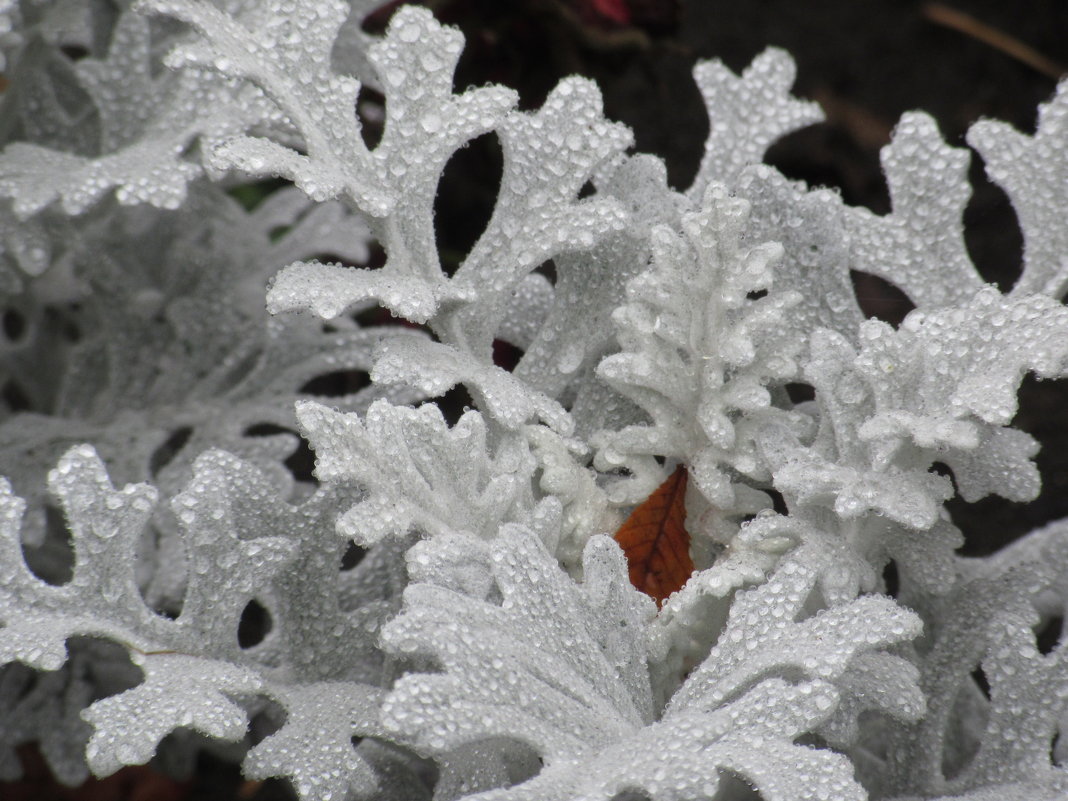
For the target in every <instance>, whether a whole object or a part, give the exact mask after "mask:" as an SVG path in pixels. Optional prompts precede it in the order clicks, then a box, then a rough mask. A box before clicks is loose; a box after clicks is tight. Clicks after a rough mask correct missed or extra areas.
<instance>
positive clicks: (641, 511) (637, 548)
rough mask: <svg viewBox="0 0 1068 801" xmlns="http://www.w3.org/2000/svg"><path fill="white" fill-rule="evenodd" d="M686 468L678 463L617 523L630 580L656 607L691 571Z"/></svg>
mask: <svg viewBox="0 0 1068 801" xmlns="http://www.w3.org/2000/svg"><path fill="white" fill-rule="evenodd" d="M686 479H687V474H686V468H685V467H682V466H681V465H680V466H679V467H678V469H676V470H675V472H674V473H672V474H671V476H670V477H669V478H668V480H667V481H665V482H664V483H663V484H661V485H660V486H659V487H657V488H656V490H654V492H653V494H652V495H650V496H649V497H648V498H646V499H645V500H644V501H643V502H642V503H641V504H640V505H639V506H638V507H637V508H636V509H635V510H634V511H633V512H632V513H631V515H630V517H628V518H627V520H626V522H624V523H623V525H622V526H620V528H619V531H617V532H616V534H615V540H616V542H618V543H619V545H620V547H621V548H622V549H623V553H624V554H626V557H627V564H628V566H629V567H630V583H631V584H633V585H634V586H635V587H637V588H638V589H639V590H641V591H642V592H644V593H645V594H646V595H651V596H652V597H653V598H655V599H656V603H657V605H658V606H659V605H660V604H662V603H663V602H664V599H666V598H667V597H668V596H669V595H671V593H673V592H675V591H676V590H677V589H679V588H680V587H681V586H682V585H683V584H685V583H686V581H687V579H689V578H690V574H691V573H692V572H693V559H691V558H690V534H689V532H687V531H686V505H685V503H684V501H685V498H686Z"/></svg>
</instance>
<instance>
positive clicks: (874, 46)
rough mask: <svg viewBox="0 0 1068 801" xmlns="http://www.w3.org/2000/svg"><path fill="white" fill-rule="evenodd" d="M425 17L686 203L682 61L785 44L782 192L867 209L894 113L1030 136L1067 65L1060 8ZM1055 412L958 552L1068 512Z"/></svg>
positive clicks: (30, 780) (470, 202) (1033, 407)
mask: <svg viewBox="0 0 1068 801" xmlns="http://www.w3.org/2000/svg"><path fill="white" fill-rule="evenodd" d="M395 5H396V4H390V5H389V6H387V7H386V8H384V9H383V10H382V11H381V12H378V13H376V15H375V16H374V17H373V18H372V20H370V21H369V23H368V27H369V28H371V29H374V28H376V27H377V28H378V29H381V28H382V27H384V25H385V23H386V21H387V20H388V17H389V14H390V13H391V11H392V9H393V8H395ZM426 5H429V6H430V7H432V8H433V9H434V11H435V13H436V14H437V15H438V16H439V18H440V19H442V20H443V21H445V22H448V23H451V24H454V25H457V26H459V27H460V28H461V29H462V30H463V32H464V34H465V35H466V37H467V41H468V45H467V49H466V51H465V53H464V56H463V58H462V60H461V63H460V69H459V74H458V76H457V81H456V83H457V85H458V86H459V87H464V86H467V85H470V84H474V85H478V84H483V83H486V82H491V81H492V82H497V83H503V84H506V85H509V86H512V87H514V88H516V89H517V90H518V91H519V93H520V95H521V98H522V104H523V106H524V107H527V108H532V107H536V106H538V105H539V104H540V103H541V102H542V100H543V99H544V97H545V95H546V94H547V93H548V91H549V90H550V89H551V88H552V86H553V85H554V84H555V83H556V81H557V80H559V79H560V78H561V77H563V76H565V75H569V74H575V73H577V74H581V75H586V76H589V77H591V78H593V79H595V80H596V81H597V82H598V83H599V84H600V86H601V88H602V90H603V92H604V96H605V110H606V113H607V115H608V116H609V117H611V118H613V119H616V120H620V121H622V122H625V123H627V124H628V125H630V126H631V127H632V128H633V129H634V131H635V135H636V138H637V148H638V150H641V151H645V152H651V153H655V154H657V155H659V156H661V157H662V158H664V159H665V161H666V163H667V165H668V173H669V176H670V180H671V182H672V184H673V185H674V186H676V187H680V188H682V187H685V186H687V185H688V184H689V181H690V179H691V177H692V176H693V174H694V172H695V171H696V168H697V165H698V163H699V160H700V156H701V153H702V148H703V143H704V139H705V135H706V132H707V128H708V123H707V118H706V115H705V111H704V108H703V106H702V103H701V100H700V97H699V95H698V92H697V89H696V88H695V86H694V84H693V82H692V79H691V77H690V71H691V69H692V67H693V65H694V63H695V62H696V61H698V60H699V59H707V58H719V59H721V60H723V61H724V62H725V63H726V64H727V65H728V66H729V67H730V68H731V69H733V70H735V71H740V70H741V69H743V68H744V67H745V66H746V65H747V64H748V63H749V62H750V60H751V59H752V58H753V57H754V56H755V55H757V54H758V53H759V52H760V51H762V50H763V49H764V48H765V47H767V46H768V45H776V46H779V47H783V48H785V49H787V50H788V51H790V52H791V53H792V54H793V56H794V58H795V60H796V62H797V66H798V76H797V83H796V94H798V95H799V96H801V97H806V98H811V99H813V100H816V101H818V102H819V103H820V104H821V105H822V106H823V108H824V110H825V112H826V114H827V118H828V120H827V122H826V123H823V124H820V125H817V126H813V127H811V128H809V129H806V130H804V131H801V132H798V133H796V134H793V135H791V136H790V137H788V138H787V139H785V140H784V141H782V142H780V143H778V144H777V145H776V146H775V147H774V148H773V150H772V152H771V154H770V156H769V161H770V162H771V163H772V164H774V165H775V166H777V167H778V168H779V169H781V170H782V171H783V172H784V173H786V174H787V175H788V176H790V177H794V178H802V179H805V180H807V181H809V182H810V183H812V184H815V185H826V186H834V187H838V188H839V189H840V190H841V192H842V194H843V196H844V197H845V199H846V200H847V201H848V202H850V203H852V204H860V205H865V206H868V207H869V208H871V209H873V210H874V211H876V212H886V211H887V210H888V209H889V200H888V197H887V192H886V188H885V184H884V182H883V178H882V173H881V170H880V168H879V148H880V147H882V146H883V145H885V144H886V143H887V142H888V141H889V137H890V132H891V130H892V129H893V126H894V123H895V121H896V120H897V118H898V117H899V116H900V114H901V113H902V112H904V111H907V110H910V109H922V110H924V111H926V112H928V113H929V114H931V115H932V116H933V117H934V118H935V119H936V120H937V121H938V123H939V126H940V127H941V129H942V132H943V134H944V135H945V137H946V138H947V140H948V141H949V142H950V143H951V144H954V145H957V146H965V145H964V140H963V135H964V133H965V131H966V130H967V128H968V126H969V125H970V124H971V123H972V122H974V121H975V120H977V119H979V118H981V117H996V118H999V119H1003V120H1006V121H1008V122H1010V123H1012V124H1013V125H1015V126H1016V127H1018V128H1019V129H1021V130H1023V131H1028V132H1030V131H1032V130H1033V128H1034V121H1035V111H1036V106H1037V105H1038V104H1039V103H1040V102H1042V101H1044V100H1046V99H1048V98H1049V97H1050V96H1051V94H1052V92H1053V90H1054V88H1055V85H1056V78H1055V75H1056V74H1059V73H1062V72H1063V70H1061V69H1060V67H1059V66H1058V65H1060V64H1068V4H1066V3H1064V2H1063V1H1062V0H1030V1H1027V0H1017V1H1016V2H1013V3H1006V2H1004V1H1003V0H953V2H951V3H946V4H936V3H930V2H919V1H918V0H867V2H854V1H853V0H809V2H804V3H800V2H797V0H749V2H738V0H733V2H724V1H722V0H689V1H688V2H680V1H679V0H508V1H507V2H505V1H504V0H428V2H426ZM954 12H956V14H955V13H954ZM960 14H964V15H966V17H961V16H960ZM975 23H980V24H981V25H985V26H987V27H986V28H985V29H984V28H981V27H976V25H975ZM984 39H993V43H991V42H990V41H985V40H984ZM1010 39H1011V40H1015V41H1016V42H1019V43H1023V44H1024V45H1026V46H1028V47H1030V48H1032V49H1033V50H1034V51H1036V52H1037V53H1038V54H1040V55H1041V56H1044V57H1045V59H1046V61H1047V62H1051V63H1048V64H1047V63H1039V64H1038V68H1036V67H1034V66H1029V65H1028V64H1026V63H1024V62H1023V61H1021V59H1020V58H1019V57H1017V56H1014V55H1012V54H1010V53H1009V52H1006V49H1007V48H1008V49H1009V50H1011V49H1012V42H1011V41H1009V40H1010ZM1006 42H1008V44H1006ZM499 175H500V151H499V148H498V147H497V145H496V142H495V141H494V139H493V138H492V137H483V138H482V139H480V140H477V141H476V142H475V143H473V144H472V146H471V147H469V148H467V149H465V150H463V151H460V152H459V153H458V154H457V155H456V156H455V157H454V158H453V160H452V161H451V162H450V164H449V167H448V169H447V171H446V174H445V177H444V179H443V181H442V185H441V188H440V192H439V198H438V205H437V209H438V220H437V225H438V235H439V243H440V245H441V247H442V251H443V253H444V254H446V255H448V254H455V258H456V259H458V258H459V257H460V254H463V253H464V252H466V250H467V248H468V247H469V246H470V244H471V242H472V241H473V240H474V239H475V237H477V235H478V234H479V232H480V231H481V230H482V227H483V225H484V223H485V221H486V220H487V219H488V217H489V214H490V210H491V209H492V203H493V199H494V197H495V195H496V188H497V181H498V179H499ZM972 179H973V185H974V187H975V196H974V199H973V201H972V203H971V205H970V207H969V209H968V213H967V223H968V245H969V248H970V250H971V253H972V256H973V258H974V260H975V261H976V263H977V264H978V265H979V267H980V269H981V271H982V272H983V274H984V275H985V276H986V277H987V278H988V280H991V281H994V282H997V283H998V284H999V285H1000V286H1001V287H1002V288H1003V289H1006V288H1008V287H1010V286H1011V285H1012V282H1013V281H1014V279H1015V277H1016V275H1017V273H1018V269H1019V262H1020V248H1021V240H1020V233H1019V229H1018V227H1017V225H1016V221H1015V218H1014V216H1013V214H1012V210H1011V207H1010V206H1009V205H1008V203H1007V200H1006V198H1005V196H1004V195H1003V194H1002V193H1001V192H1000V190H998V189H997V188H996V187H994V186H993V185H991V184H990V183H989V182H987V181H986V179H985V177H984V175H983V172H982V168H981V165H980V164H979V163H978V158H976V164H975V165H974V169H973V172H972ZM858 287H859V288H860V290H861V291H860V294H861V296H862V297H863V300H864V302H865V303H866V304H867V306H866V310H867V311H869V312H870V313H871V314H873V315H876V316H879V317H881V318H883V319H886V320H888V321H890V322H893V323H897V322H899V321H900V319H901V318H902V317H903V316H904V314H905V313H907V311H908V310H909V305H908V302H907V301H906V300H904V298H903V297H902V296H900V294H899V293H896V292H894V291H892V290H890V289H888V288H886V287H885V286H884V285H882V282H879V281H878V280H877V279H871V280H869V279H868V278H866V277H864V276H858ZM1065 409H1068V386H1066V382H1037V381H1034V380H1032V379H1028V380H1026V381H1025V384H1024V388H1023V391H1022V396H1021V411H1020V415H1019V418H1018V420H1017V424H1018V425H1019V427H1021V428H1023V429H1024V430H1026V431H1029V432H1030V433H1031V434H1033V435H1034V436H1036V437H1037V438H1038V439H1039V440H1040V441H1041V442H1042V445H1043V450H1042V453H1041V455H1040V457H1039V465H1040V467H1041V469H1042V473H1043V476H1044V481H1045V490H1044V491H1043V493H1042V496H1041V497H1040V498H1039V499H1038V500H1037V501H1035V502H1033V503H1030V504H1012V503H1008V502H1006V501H1002V500H1000V499H988V500H986V501H983V502H981V503H978V504H972V505H967V504H962V503H958V502H954V503H951V508H952V512H953V516H954V520H955V521H956V522H957V523H958V525H960V526H961V528H962V529H963V530H964V532H965V534H966V536H967V539H968V543H967V545H966V546H965V552H966V553H970V554H982V553H988V552H990V551H992V550H995V549H997V548H998V547H1000V545H1002V544H1004V543H1006V542H1008V541H1011V540H1012V539H1013V538H1015V537H1018V536H1021V535H1022V534H1024V533H1026V532H1027V531H1029V530H1030V529H1032V528H1033V527H1034V526H1036V525H1040V524H1042V523H1045V522H1048V521H1051V520H1055V519H1058V518H1060V517H1064V516H1066V515H1068V426H1065V425H1064V424H1063V423H1062V422H1061V419H1062V415H1063V412H1064V410H1065ZM24 758H25V760H26V762H27V763H28V766H29V770H28V771H27V777H26V779H25V780H24V781H23V782H21V783H18V784H16V785H8V786H6V787H0V797H3V798H4V799H11V801H19V800H20V799H33V800H34V801H49V800H50V799H56V800H58V799H63V801H120V800H130V801H150V799H151V800H155V799H159V800H160V801H164V800H165V799H167V800H169V799H173V800H174V801H178V799H196V800H197V801H224V800H225V801H229V800H230V799H238V798H240V799H244V801H269V799H282V798H289V797H292V796H291V795H290V794H289V791H288V788H287V786H286V785H285V783H284V782H279V781H273V780H272V781H270V782H266V783H258V782H257V783H253V782H242V780H241V778H240V776H239V773H238V771H237V769H236V768H234V767H232V766H227V765H225V764H223V763H221V762H219V761H217V760H214V759H212V758H209V757H205V758H204V759H203V760H202V762H201V764H200V768H199V770H198V771H197V774H196V775H195V776H193V777H191V778H190V779H189V780H188V781H184V782H180V783H173V782H170V781H169V780H166V779H163V778H162V777H160V776H159V775H158V774H154V773H153V772H152V771H151V770H148V769H143V768H142V769H129V770H127V771H123V772H122V773H121V774H119V775H117V776H116V777H113V778H112V779H109V780H105V781H99V782H90V783H89V784H88V785H86V786H85V787H82V788H77V789H64V788H59V787H56V786H55V785H54V783H53V782H51V780H50V779H49V777H48V775H47V771H46V770H45V769H44V768H43V766H41V765H40V764H39V760H37V759H36V758H35V757H34V755H33V753H32V752H31V751H29V750H27V751H26V752H25V754H24Z"/></svg>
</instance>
